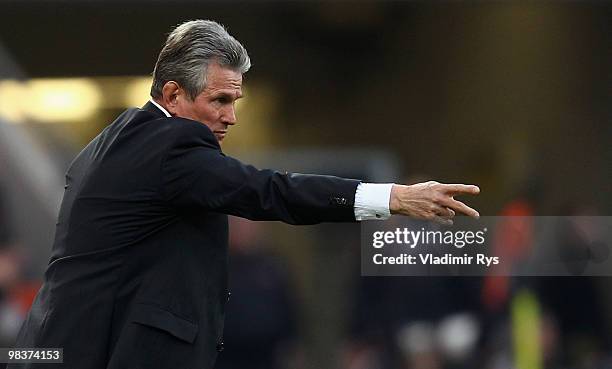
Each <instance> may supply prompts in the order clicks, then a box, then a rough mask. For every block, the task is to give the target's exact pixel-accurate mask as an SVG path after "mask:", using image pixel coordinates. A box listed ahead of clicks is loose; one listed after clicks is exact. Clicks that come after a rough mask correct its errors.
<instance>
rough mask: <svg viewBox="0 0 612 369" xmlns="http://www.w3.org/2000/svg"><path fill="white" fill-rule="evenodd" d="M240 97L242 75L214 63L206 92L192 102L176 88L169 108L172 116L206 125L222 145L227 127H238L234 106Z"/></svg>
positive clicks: (207, 80)
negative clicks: (236, 125)
mask: <svg viewBox="0 0 612 369" xmlns="http://www.w3.org/2000/svg"><path fill="white" fill-rule="evenodd" d="M175 85H176V84H175ZM165 89H166V87H165V86H164V90H165ZM241 97H242V74H240V72H236V71H234V70H231V69H229V68H225V67H222V66H219V65H218V64H216V63H213V64H211V65H209V66H208V68H207V75H206V88H205V89H204V91H202V92H201V93H200V94H199V95H198V96H197V97H196V98H195V99H194V100H193V101H191V99H190V98H189V96H188V95H187V94H186V92H185V91H184V90H183V89H181V88H176V95H175V96H173V97H172V98H171V99H170V101H169V103H170V104H168V105H169V106H167V109H168V111H169V112H170V113H171V114H172V115H176V116H178V117H181V118H188V119H192V120H195V121H198V122H201V123H203V124H205V125H207V126H208V128H210V130H211V131H212V132H213V133H214V135H215V136H216V137H217V140H218V141H219V143H221V142H222V141H223V139H224V138H225V136H226V135H227V131H228V128H229V127H230V126H233V125H234V124H236V109H235V103H236V100H238V99H239V98H241ZM164 100H166V91H164Z"/></svg>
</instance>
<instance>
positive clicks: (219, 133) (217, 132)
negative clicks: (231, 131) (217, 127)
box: [215, 130, 227, 141]
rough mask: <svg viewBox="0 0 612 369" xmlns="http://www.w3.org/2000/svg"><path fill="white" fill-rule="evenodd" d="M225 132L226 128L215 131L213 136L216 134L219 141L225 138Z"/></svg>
mask: <svg viewBox="0 0 612 369" xmlns="http://www.w3.org/2000/svg"><path fill="white" fill-rule="evenodd" d="M226 134H227V131H226V130H223V131H215V136H217V139H218V140H219V141H221V140H223V139H224V138H225V135H226Z"/></svg>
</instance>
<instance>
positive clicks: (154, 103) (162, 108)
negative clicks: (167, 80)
mask: <svg viewBox="0 0 612 369" xmlns="http://www.w3.org/2000/svg"><path fill="white" fill-rule="evenodd" d="M149 101H150V102H151V104H153V105H155V106H156V107H157V108H158V109H159V110H161V111H162V113H164V115H165V116H167V117H168V118H170V117H172V115H170V113H168V111H167V110H166V109H164V107H163V106H161V105H159V104H158V103H157V102H155V101H154V100H153V99H151V100H149Z"/></svg>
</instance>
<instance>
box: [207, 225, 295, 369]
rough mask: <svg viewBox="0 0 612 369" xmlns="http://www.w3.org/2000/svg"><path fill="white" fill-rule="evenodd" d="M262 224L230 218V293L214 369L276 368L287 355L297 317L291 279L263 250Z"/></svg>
mask: <svg viewBox="0 0 612 369" xmlns="http://www.w3.org/2000/svg"><path fill="white" fill-rule="evenodd" d="M262 226H263V224H262V223H260V222H253V221H250V220H246V219H243V218H236V217H231V218H230V229H231V230H232V232H231V233H230V240H229V247H230V262H229V264H230V265H229V269H230V276H231V277H230V291H231V295H230V298H229V301H228V303H227V305H226V318H225V329H224V332H225V333H224V337H225V350H224V352H223V353H222V354H220V355H219V358H218V360H217V364H216V366H215V368H217V369H242V368H249V369H276V368H281V366H280V365H279V361H280V360H279V359H280V355H281V354H285V353H286V352H291V351H292V350H291V346H292V345H293V343H294V339H295V334H296V327H295V320H296V317H295V301H294V299H293V296H292V293H291V288H290V282H289V280H290V276H289V273H288V272H287V270H286V269H285V268H284V267H283V266H282V265H281V264H280V262H279V260H278V259H276V258H275V257H274V255H273V254H272V253H270V251H269V250H268V248H267V246H268V245H267V244H266V242H267V241H266V240H265V239H264V238H263V234H262ZM283 361H285V360H283Z"/></svg>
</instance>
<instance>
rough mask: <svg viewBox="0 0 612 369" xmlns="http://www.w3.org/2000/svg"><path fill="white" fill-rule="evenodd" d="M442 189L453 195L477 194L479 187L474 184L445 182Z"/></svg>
mask: <svg viewBox="0 0 612 369" xmlns="http://www.w3.org/2000/svg"><path fill="white" fill-rule="evenodd" d="M444 191H445V192H446V193H450V194H453V195H462V194H465V195H478V194H479V193H480V188H479V187H478V186H475V185H465V184H447V185H444Z"/></svg>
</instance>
